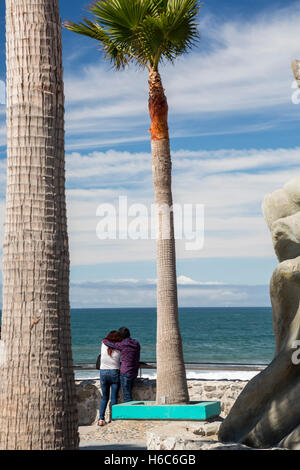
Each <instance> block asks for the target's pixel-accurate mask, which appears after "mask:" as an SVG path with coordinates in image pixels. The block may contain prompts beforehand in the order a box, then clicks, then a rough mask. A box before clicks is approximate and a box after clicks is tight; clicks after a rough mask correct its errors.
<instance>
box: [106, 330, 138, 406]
mask: <svg viewBox="0 0 300 470" xmlns="http://www.w3.org/2000/svg"><path fill="white" fill-rule="evenodd" d="M118 331H119V333H120V335H121V337H122V338H124V339H123V341H121V342H120V343H111V342H110V341H107V340H106V339H104V340H103V343H104V344H105V346H108V347H109V348H112V349H117V350H118V351H120V352H121V357H120V359H121V368H120V383H121V387H122V392H123V397H124V402H128V401H132V388H133V384H134V381H135V379H136V378H137V376H138V371H139V362H140V350H141V347H140V343H139V342H138V341H136V340H135V339H132V338H130V331H129V330H128V328H126V327H125V326H123V327H122V328H120V329H119V330H118Z"/></svg>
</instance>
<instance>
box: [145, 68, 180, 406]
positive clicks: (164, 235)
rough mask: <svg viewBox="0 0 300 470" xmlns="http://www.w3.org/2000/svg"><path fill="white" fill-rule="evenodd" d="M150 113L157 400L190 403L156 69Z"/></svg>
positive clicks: (167, 155)
mask: <svg viewBox="0 0 300 470" xmlns="http://www.w3.org/2000/svg"><path fill="white" fill-rule="evenodd" d="M149 113H150V118H151V149H152V170H153V182H154V192H155V204H156V208H157V211H158V238H157V349H156V360H157V391H156V401H157V403H169V404H170V403H187V402H188V401H189V395H188V388H187V381H186V372H185V366H184V359H183V351H182V340H181V335H180V330H179V322H178V302H177V280H176V257H175V238H174V222H173V212H172V210H171V208H172V205H173V202H172V191H171V167H172V164H171V155H170V143H169V134H168V122H167V117H168V105H167V100H166V97H165V94H164V90H163V87H162V83H161V79H160V76H159V73H158V72H156V71H152V72H150V75H149Z"/></svg>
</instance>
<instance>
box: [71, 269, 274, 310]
mask: <svg viewBox="0 0 300 470" xmlns="http://www.w3.org/2000/svg"><path fill="white" fill-rule="evenodd" d="M183 279H184V282H182V280H183ZM254 293H255V295H254ZM178 298H179V306H182V307H209V306H222V307H224V306H227V307H230V306H247V307H249V306H269V304H270V302H269V295H268V286H235V285H226V284H222V283H214V282H212V283H210V282H205V283H201V282H197V281H194V280H193V279H190V278H187V277H185V276H181V277H179V278H178ZM71 302H72V307H97V308H103V307H141V306H143V307H153V306H154V305H155V304H156V281H155V280H153V279H150V280H137V279H114V280H103V281H93V282H88V281H80V282H79V281H78V282H71Z"/></svg>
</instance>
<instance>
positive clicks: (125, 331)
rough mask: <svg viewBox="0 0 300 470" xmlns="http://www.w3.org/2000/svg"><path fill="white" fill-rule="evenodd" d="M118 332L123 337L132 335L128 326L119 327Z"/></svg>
mask: <svg viewBox="0 0 300 470" xmlns="http://www.w3.org/2000/svg"><path fill="white" fill-rule="evenodd" d="M118 332H119V334H120V335H121V336H122V338H123V339H126V338H129V337H130V331H129V330H128V328H126V326H122V328H119V330H118Z"/></svg>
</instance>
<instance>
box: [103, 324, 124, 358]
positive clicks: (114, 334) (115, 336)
mask: <svg viewBox="0 0 300 470" xmlns="http://www.w3.org/2000/svg"><path fill="white" fill-rule="evenodd" d="M105 339H107V341H110V342H111V343H120V342H121V341H122V339H123V338H122V336H121V335H120V333H119V331H117V330H113V331H110V332H109V333H108V335H107V336H106V337H105ZM112 352H113V348H107V354H108V355H109V356H111V355H112Z"/></svg>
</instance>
